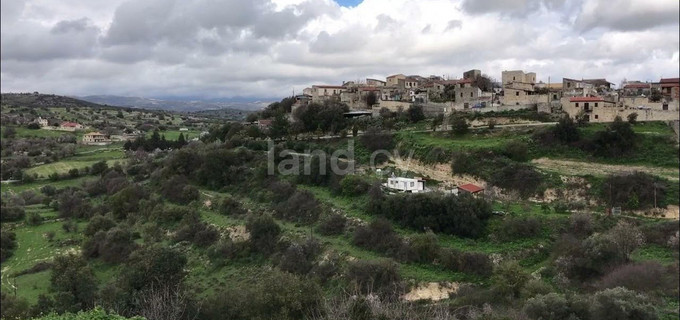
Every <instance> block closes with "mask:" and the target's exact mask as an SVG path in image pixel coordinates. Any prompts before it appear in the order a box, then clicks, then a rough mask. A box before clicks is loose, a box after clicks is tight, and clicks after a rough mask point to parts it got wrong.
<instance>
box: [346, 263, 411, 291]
mask: <svg viewBox="0 0 680 320" xmlns="http://www.w3.org/2000/svg"><path fill="white" fill-rule="evenodd" d="M346 276H347V279H348V280H349V281H350V282H351V283H352V284H354V286H355V287H356V288H357V289H358V290H359V291H360V292H362V293H371V292H377V293H380V292H389V291H393V290H394V288H395V286H396V285H397V283H398V282H399V281H400V279H401V278H400V276H399V266H398V265H397V263H395V262H394V261H392V260H359V261H356V262H352V263H350V264H349V265H348V267H347V274H346Z"/></svg>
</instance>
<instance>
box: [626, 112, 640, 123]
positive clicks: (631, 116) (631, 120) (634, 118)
mask: <svg viewBox="0 0 680 320" xmlns="http://www.w3.org/2000/svg"><path fill="white" fill-rule="evenodd" d="M637 118H638V114H637V112H633V113H631V114H629V115H628V123H630V124H631V125H635V124H636V123H637Z"/></svg>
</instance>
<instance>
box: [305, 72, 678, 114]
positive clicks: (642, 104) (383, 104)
mask: <svg viewBox="0 0 680 320" xmlns="http://www.w3.org/2000/svg"><path fill="white" fill-rule="evenodd" d="M537 79H538V77H537V74H536V73H535V72H525V71H523V70H510V71H503V72H502V74H501V81H500V82H493V81H491V79H489V78H488V77H485V76H483V75H482V72H481V71H480V70H477V69H473V70H469V71H466V72H464V73H463V75H462V78H460V79H444V78H443V77H440V76H429V77H423V76H419V75H408V76H407V75H404V74H395V75H391V76H388V77H386V78H385V80H382V79H371V78H368V79H366V80H365V81H361V82H355V81H347V82H344V83H343V84H342V85H314V86H312V87H310V88H306V89H304V90H303V94H301V95H297V96H296V104H295V105H294V106H293V109H295V108H296V107H298V106H300V105H303V104H309V103H324V102H326V101H329V100H330V101H337V102H342V103H346V104H347V105H348V106H349V107H350V109H351V110H353V112H359V111H362V112H365V111H370V112H371V113H372V114H377V113H378V112H379V110H380V109H382V108H387V109H388V110H391V111H397V110H399V109H401V110H406V109H407V108H408V107H409V106H411V105H412V104H419V105H421V106H423V109H424V111H425V112H426V114H428V113H429V114H436V113H445V114H446V113H450V112H452V111H454V110H459V111H466V110H475V111H482V112H484V111H503V110H515V109H523V108H538V110H539V111H540V112H546V113H551V112H557V113H560V112H566V113H567V114H568V115H569V116H571V117H574V118H577V117H578V118H580V119H582V120H584V121H591V122H608V121H613V119H614V118H615V117H616V116H621V117H623V118H625V117H626V116H627V115H629V114H631V113H637V114H638V119H639V120H641V121H645V120H646V121H653V120H678V110H679V108H678V107H679V104H678V102H679V101H680V96H679V92H680V78H667V79H660V80H659V81H658V82H640V81H627V82H624V84H623V85H622V86H621V87H620V88H615V85H614V84H613V83H612V82H609V81H607V80H606V79H580V80H579V79H571V78H563V79H562V81H561V82H556V83H552V82H550V81H548V83H545V82H542V81H537Z"/></svg>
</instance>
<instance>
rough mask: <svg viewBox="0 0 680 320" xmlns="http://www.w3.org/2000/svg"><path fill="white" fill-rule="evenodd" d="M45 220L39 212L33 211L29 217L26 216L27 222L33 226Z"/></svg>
mask: <svg viewBox="0 0 680 320" xmlns="http://www.w3.org/2000/svg"><path fill="white" fill-rule="evenodd" d="M42 221H43V218H42V217H41V216H40V214H38V213H37V212H31V213H29V214H28V217H27V218H26V223H28V224H29V225H32V226H37V225H40V224H41V223H42Z"/></svg>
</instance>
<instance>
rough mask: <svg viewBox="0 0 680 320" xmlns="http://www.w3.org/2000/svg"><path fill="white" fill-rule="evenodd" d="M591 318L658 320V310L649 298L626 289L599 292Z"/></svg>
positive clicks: (591, 311) (591, 310) (604, 319)
mask: <svg viewBox="0 0 680 320" xmlns="http://www.w3.org/2000/svg"><path fill="white" fill-rule="evenodd" d="M590 313H591V317H592V318H593V319H601V320H615V319H616V320H627V319H630V320H633V319H635V320H652V319H654V320H656V319H658V316H657V313H656V309H655V308H654V305H653V304H652V303H651V301H650V300H649V298H648V297H647V296H645V295H643V294H639V293H637V292H635V291H631V290H628V289H626V288H621V287H619V288H613V289H606V290H603V291H600V292H597V293H596V294H595V295H594V296H593V303H592V305H591V308H590Z"/></svg>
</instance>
